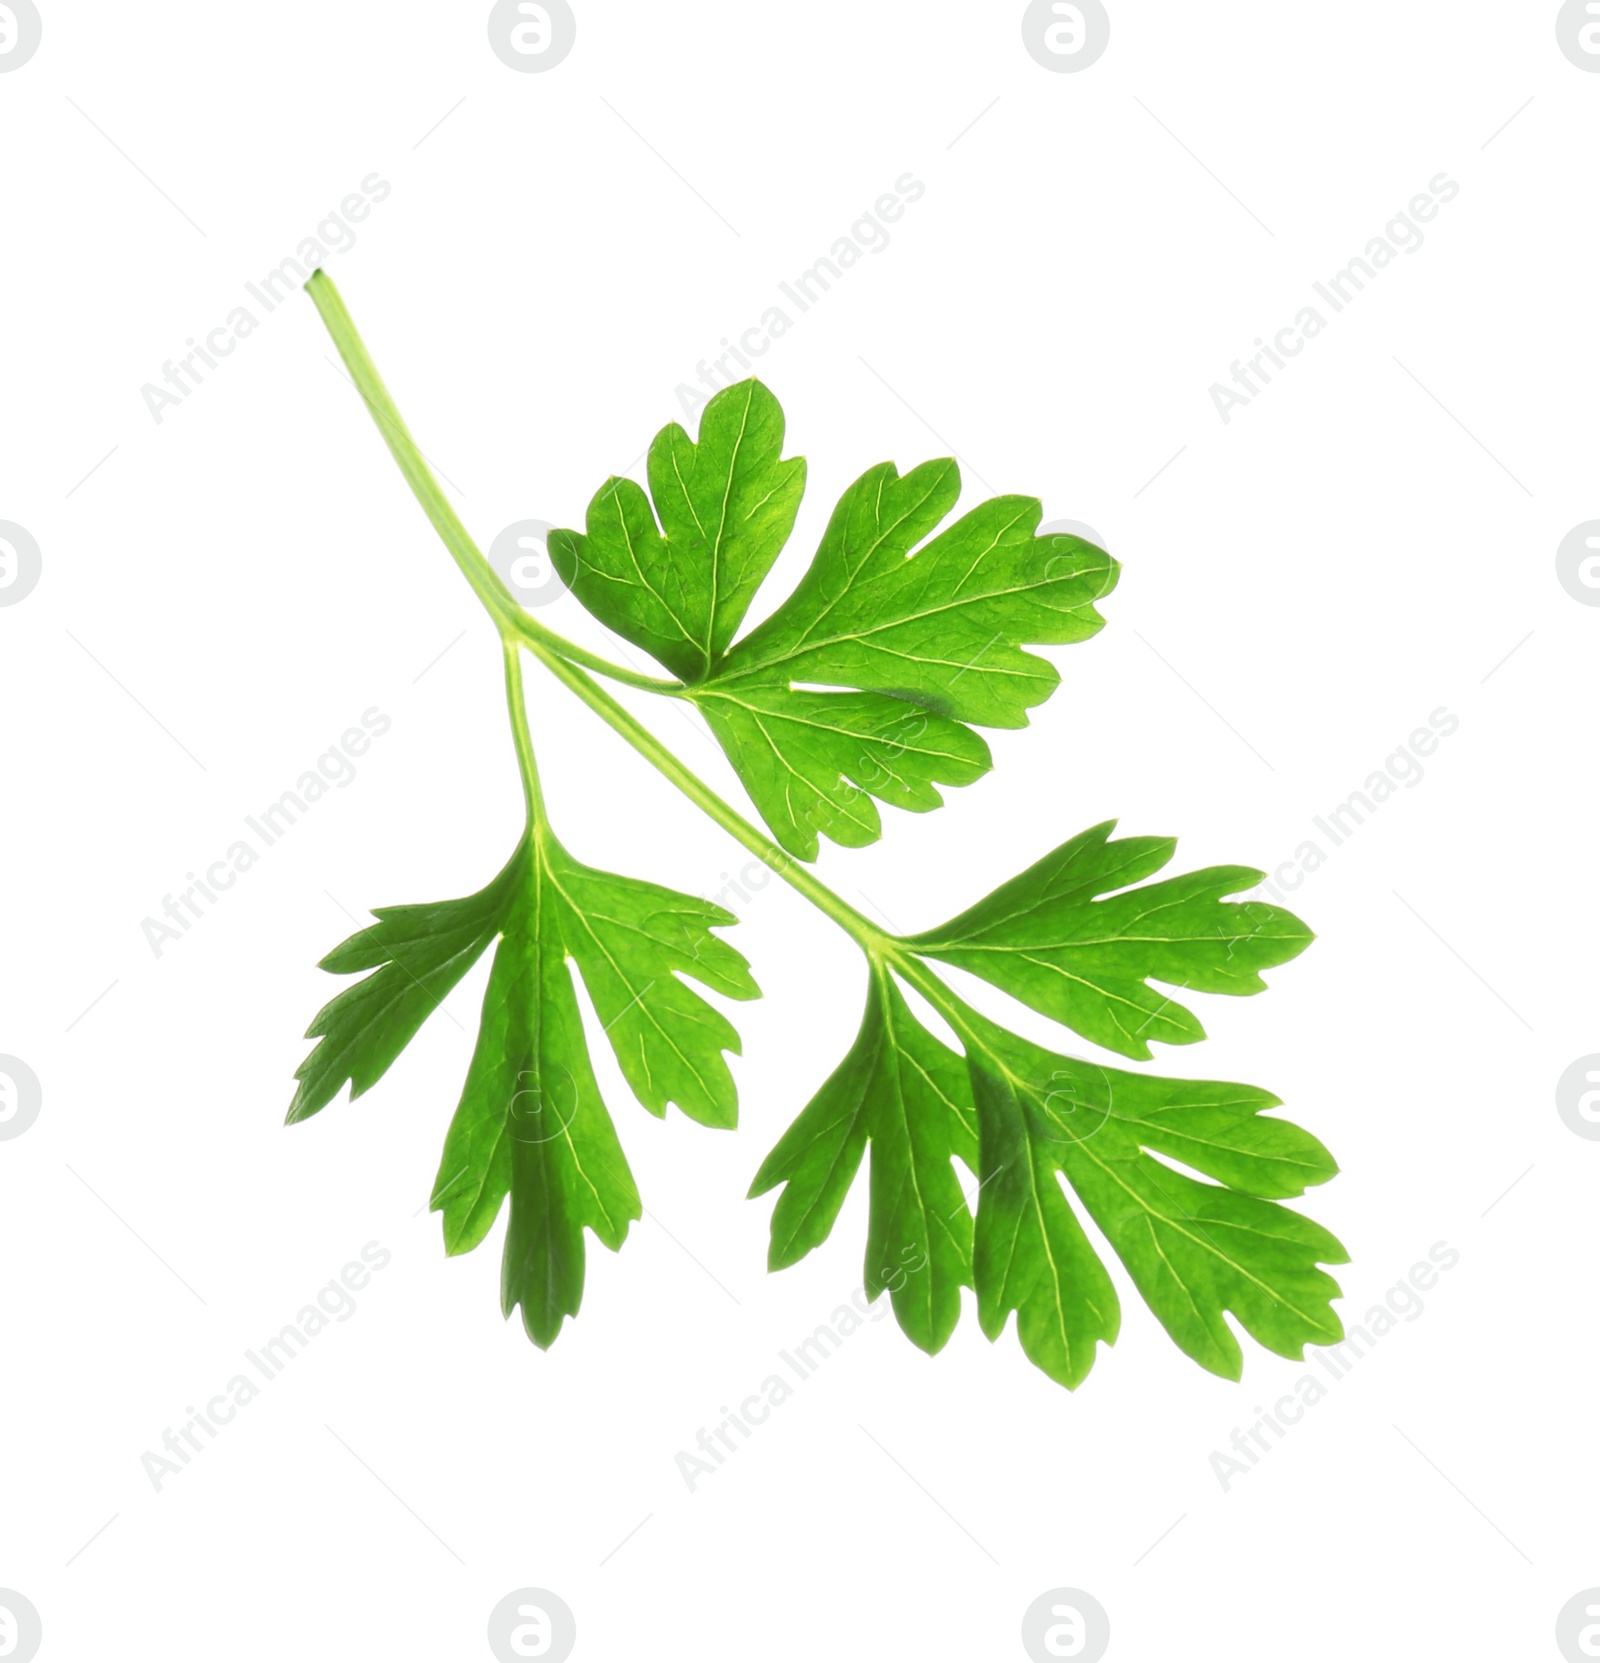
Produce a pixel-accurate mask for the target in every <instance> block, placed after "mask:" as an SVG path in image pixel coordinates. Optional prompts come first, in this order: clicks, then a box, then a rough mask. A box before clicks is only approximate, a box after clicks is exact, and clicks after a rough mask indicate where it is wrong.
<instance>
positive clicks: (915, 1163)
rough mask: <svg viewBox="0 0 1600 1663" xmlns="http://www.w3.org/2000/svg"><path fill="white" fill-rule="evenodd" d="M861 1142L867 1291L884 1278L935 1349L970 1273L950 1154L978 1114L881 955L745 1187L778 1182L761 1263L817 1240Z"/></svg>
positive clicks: (944, 1050) (951, 1056)
mask: <svg viewBox="0 0 1600 1663" xmlns="http://www.w3.org/2000/svg"><path fill="white" fill-rule="evenodd" d="M869 1143H870V1144H871V1147H872V1156H871V1171H870V1177H869V1181H868V1185H869V1190H870V1196H871V1213H870V1219H869V1222H868V1225H867V1257H866V1269H865V1281H866V1293H867V1297H868V1298H869V1299H876V1298H877V1297H878V1295H879V1294H880V1293H882V1292H883V1291H884V1289H885V1288H887V1289H888V1290H889V1294H890V1299H891V1301H892V1303H893V1305H894V1312H895V1315H896V1317H897V1318H898V1319H899V1322H900V1326H901V1328H903V1329H904V1330H905V1332H906V1334H907V1335H908V1336H909V1337H910V1339H912V1340H913V1341H914V1342H915V1343H916V1344H917V1345H919V1346H921V1347H922V1349H923V1350H924V1351H927V1352H935V1351H938V1350H939V1348H940V1347H941V1346H942V1345H943V1344H944V1343H945V1341H946V1340H948V1339H949V1338H950V1334H951V1332H952V1330H953V1329H954V1328H955V1325H956V1320H957V1318H958V1317H959V1316H960V1315H961V1289H962V1288H963V1287H970V1286H971V1284H972V1215H971V1214H970V1213H969V1212H968V1210H967V1204H966V1201H965V1199H964V1198H963V1196H962V1193H961V1186H960V1184H959V1182H958V1181H957V1179H956V1174H955V1169H954V1168H953V1167H952V1166H951V1164H950V1163H951V1160H952V1158H953V1157H959V1158H960V1159H961V1160H963V1161H964V1162H966V1164H967V1166H968V1167H969V1168H971V1169H973V1170H974V1171H976V1169H977V1164H978V1140H977V1117H976V1115H975V1114H974V1112H973V1107H972V1095H971V1091H970V1089H969V1087H968V1085H967V1080H966V1071H965V1070H964V1069H963V1068H962V1065H961V1059H960V1058H959V1057H958V1056H957V1055H956V1054H955V1053H954V1052H953V1051H951V1050H950V1049H949V1048H948V1047H947V1046H945V1045H942V1044H941V1043H940V1042H939V1041H938V1040H937V1039H935V1038H934V1036H933V1035H932V1034H930V1033H929V1032H928V1030H927V1029H926V1028H924V1027H923V1026H922V1024H921V1023H920V1022H918V1021H917V1020H916V1018H915V1017H914V1016H913V1015H912V1014H911V1011H910V1008H909V1007H908V1006H907V1004H906V1002H905V999H904V997H903V996H902V995H901V993H900V991H899V989H898V988H897V987H896V986H895V985H894V982H893V981H892V979H891V978H890V976H889V975H888V973H887V972H886V971H885V970H883V969H882V967H881V966H874V967H873V970H872V974H871V982H870V985H869V986H868V989H867V1009H866V1014H865V1016H863V1018H862V1021H861V1031H860V1033H859V1034H857V1036H856V1041H855V1044H854V1045H852V1046H851V1048H850V1051H849V1054H848V1055H847V1056H846V1057H845V1059H844V1061H843V1062H842V1063H840V1065H839V1066H838V1068H836V1069H835V1070H834V1072H833V1073H832V1074H831V1075H830V1076H829V1078H828V1079H827V1081H826V1082H825V1083H824V1085H823V1087H822V1089H821V1090H820V1091H819V1092H818V1093H817V1094H816V1096H815V1097H813V1098H812V1099H811V1101H810V1103H808V1104H807V1105H806V1107H805V1108H804V1109H803V1110H802V1111H801V1113H800V1116H799V1118H798V1119H797V1120H796V1121H795V1122H794V1124H793V1125H792V1126H791V1127H790V1128H789V1130H788V1131H787V1132H786V1133H785V1134H784V1136H783V1138H782V1139H781V1141H780V1142H779V1143H778V1145H777V1147H776V1148H775V1149H774V1150H773V1151H772V1153H771V1154H770V1155H768V1157H767V1158H766V1160H765V1161H764V1162H763V1163H762V1167H761V1170H760V1171H759V1172H758V1173H757V1174H756V1178H755V1182H754V1183H753V1184H752V1185H751V1186H750V1194H751V1195H752V1196H757V1195H764V1194H766V1192H767V1191H768V1190H770V1189H773V1188H775V1187H776V1186H777V1185H779V1184H782V1185H783V1186H784V1191H783V1194H782V1195H781V1196H780V1197H779V1198H778V1204H777V1206H776V1207H775V1208H774V1209H773V1214H772V1241H771V1247H770V1250H769V1252H768V1255H767V1268H768V1269H769V1270H782V1269H783V1268H784V1267H785V1266H787V1265H792V1264H796V1263H798V1261H799V1260H801V1259H803V1258H804V1257H805V1255H806V1254H807V1253H809V1252H810V1251H811V1250H812V1248H814V1247H816V1246H817V1245H818V1244H819V1243H821V1242H822V1241H824V1240H826V1238H827V1236H828V1233H829V1231H831V1230H832V1229H833V1225H834V1220H835V1219H837V1218H838V1216H839V1209H840V1207H842V1206H843V1205H844V1198H845V1195H846V1194H847V1193H848V1191H849V1189H850V1185H851V1184H852V1183H853V1182H854V1180H855V1175H856V1172H857V1169H858V1168H859V1167H860V1165H861V1157H862V1155H863V1153H864V1152H865V1151H866V1149H867V1146H868V1144H869Z"/></svg>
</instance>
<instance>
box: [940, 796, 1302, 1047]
mask: <svg viewBox="0 0 1600 1663" xmlns="http://www.w3.org/2000/svg"><path fill="white" fill-rule="evenodd" d="M1115 826H1116V821H1115V820H1107V821H1106V822H1105V823H1104V824H1102V825H1099V826H1093V827H1091V828H1090V829H1089V830H1088V831H1086V832H1081V833H1079V835H1078V836H1077V837H1074V838H1072V839H1071V840H1070V841H1069V842H1066V843H1063V844H1062V845H1061V847H1060V848H1058V849H1056V850H1054V851H1053V852H1052V853H1050V854H1048V855H1046V856H1045V857H1044V859H1043V860H1041V861H1038V862H1037V863H1036V864H1035V865H1033V866H1030V867H1029V868H1028V870H1027V871H1026V872H1023V873H1021V874H1020V875H1019V876H1018V877H1015V878H1012V879H1011V880H1010V882H1009V883H1004V884H1002V885H1001V886H1000V888H998V889H997V890H995V891H994V892H993V893H992V894H990V895H988V896H986V897H985V898H984V899H983V900H981V901H979V902H978V904H977V905H976V906H975V907H972V908H970V909H969V910H968V911H966V912H964V913H962V914H961V915H960V916H959V917H957V918H953V919H951V920H950V922H949V923H948V924H943V925H941V926H940V927H939V928H938V929H934V930H929V931H927V932H926V933H925V934H923V935H919V936H915V937H913V938H912V939H911V943H910V945H912V946H913V947H915V948H916V950H917V951H918V952H920V953H926V954H927V955H929V956H930V957H932V958H936V959H942V960H943V961H944V962H945V963H946V964H954V965H957V966H959V967H960V968H961V969H963V970H968V971H971V972H972V974H974V975H976V976H981V977H983V979H984V980H985V981H989V982H993V983H994V985H995V986H996V987H998V988H1002V989H1004V991H1005V992H1007V993H1009V994H1011V995H1012V996H1013V997H1014V998H1017V999H1020V1000H1021V1001H1022V1002H1023V1003H1024V1004H1025V1005H1029V1006H1031V1007H1032V1008H1033V1009H1034V1010H1036V1011H1039V1012H1041V1013H1042V1014H1043V1015H1045V1016H1048V1017H1051V1018H1053V1019H1054V1020H1055V1021H1057V1022H1060V1023H1062V1024H1064V1025H1065V1026H1066V1027H1069V1028H1071V1029H1072V1030H1073V1031H1074V1032H1076V1033H1079V1034H1082V1035H1083V1037H1084V1038H1085V1039H1090V1040H1093V1041H1094V1042H1095V1043H1096V1044H1097V1045H1103V1046H1105V1047H1106V1049H1107V1050H1109V1051H1116V1052H1118V1053H1119V1054H1120V1055H1122V1056H1125V1057H1137V1058H1140V1059H1146V1058H1148V1057H1149V1056H1150V1042H1151V1041H1152V1040H1161V1041H1162V1042H1163V1043H1165V1044H1168V1045H1190V1044H1193V1043H1194V1042H1195V1041H1196V1040H1200V1039H1204V1038H1205V1037H1206V1035H1205V1029H1204V1028H1203V1027H1202V1026H1201V1025H1200V1021H1199V1019H1198V1018H1197V1017H1196V1016H1195V1015H1194V1014H1193V1012H1192V1011H1189V1010H1187V1009H1185V1008H1184V1006H1182V1005H1180V1004H1178V1003H1177V1001H1176V1000H1174V999H1172V998H1171V997H1170V996H1169V995H1167V994H1164V993H1159V992H1157V990H1156V989H1155V988H1153V987H1151V986H1150V979H1151V978H1154V979H1155V980H1156V981H1160V982H1164V983H1166V984H1168V985H1169V986H1172V987H1180V988H1187V989H1193V990H1197V991H1199V992H1204V993H1233V994H1246V993H1259V992H1261V991H1262V990H1263V989H1264V988H1265V987H1266V983H1265V982H1263V981H1262V979H1261V977H1260V975H1259V972H1260V971H1262V970H1265V969H1269V968H1271V967H1272V966H1273V965H1277V964H1283V963H1284V962H1286V961H1287V960H1289V959H1292V958H1293V957H1294V956H1295V955H1296V954H1297V953H1301V952H1303V951H1304V950H1305V949H1306V947H1307V946H1309V945H1310V943H1311V940H1312V935H1311V931H1310V930H1308V929H1307V928H1306V927H1305V925H1304V924H1302V923H1301V922H1300V920H1299V919H1298V918H1296V917H1295V916H1294V914H1293V913H1291V912H1288V911H1286V910H1285V909H1284V908H1282V907H1275V906H1270V905H1268V904H1267V903H1266V902H1265V901H1247V902H1230V901H1224V900H1223V899H1222V897H1223V896H1224V895H1233V894H1238V893H1239V892H1240V891H1242V890H1246V889H1250V888H1253V887H1254V886H1255V885H1256V884H1258V883H1259V882H1260V881H1261V879H1262V877H1263V876H1264V874H1263V873H1261V872H1257V871H1254V870H1252V869H1251V868H1250V867H1248V866H1208V867H1206V868H1205V869H1204V870H1203V871H1199V872H1189V873H1186V874H1184V875H1183V876H1182V877H1177V878H1166V879H1163V880H1162V881H1161V882H1160V883H1150V884H1144V883H1142V880H1143V879H1145V878H1148V877H1149V876H1150V875H1151V874H1152V873H1154V872H1158V871H1160V870H1161V868H1162V867H1163V866H1165V865H1166V864H1167V862H1168V861H1169V860H1171V859H1172V855H1173V851H1174V850H1175V849H1176V848H1177V841H1176V839H1174V838H1170V837H1125V838H1119V839H1118V840H1117V841H1116V842H1114V843H1113V842H1110V841H1109V838H1110V835H1111V832H1112V831H1113V829H1114V828H1115ZM1134 884H1140V885H1141V887H1139V888H1130V887H1128V886H1130V885H1134ZM1112 891H1120V893H1116V894H1112ZM1107 897H1108V898H1107Z"/></svg>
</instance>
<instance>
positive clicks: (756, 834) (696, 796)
mask: <svg viewBox="0 0 1600 1663" xmlns="http://www.w3.org/2000/svg"><path fill="white" fill-rule="evenodd" d="M528 650H529V651H530V652H531V653H532V654H533V655H534V657H535V658H537V659H538V660H539V662H540V663H541V664H543V665H544V666H545V668H546V669H547V670H549V671H550V673H551V674H552V675H554V676H555V677H556V678H557V679H558V680H559V681H562V682H564V683H565V684H566V685H567V686H568V687H569V688H571V690H572V691H573V692H574V693H576V694H577V695H578V697H579V698H580V699H582V700H583V702H584V703H585V704H586V705H588V707H589V708H590V709H591V710H592V711H593V712H594V713H595V714H596V715H597V716H598V717H599V718H600V719H601V721H603V722H604V723H605V724H606V725H607V726H608V727H610V728H611V729H613V730H614V731H615V732H616V733H618V734H620V735H621V736H622V738H624V739H625V740H627V742H628V743H629V744H630V745H631V746H632V747H633V748H634V749H635V750H636V751H637V752H638V753H639V754H640V756H642V757H643V758H644V759H645V761H647V762H649V763H650V764H651V765H652V766H653V767H655V768H656V769H657V770H658V771H659V772H660V773H662V774H665V775H666V777H667V778H668V779H669V780H671V782H672V783H673V784H674V785H675V786H677V788H678V789H679V790H680V791H681V792H682V793H683V794H684V796H686V797H687V798H688V799H689V800H690V802H692V803H693V804H694V805H695V807H696V808H698V809H700V810H701V811H702V812H703V813H704V814H706V815H708V816H709V817H710V818H711V819H713V820H715V821H716V823H717V824H718V825H719V826H721V827H722V829H723V830H724V831H725V832H727V833H728V834H729V836H731V837H733V838H735V839H736V840H737V841H738V842H740V843H742V844H743V845H744V846H745V848H747V849H748V850H749V851H750V853H751V854H753V855H755V856H756V858H757V859H758V860H761V861H764V862H765V863H766V864H767V865H768V866H770V867H771V868H772V870H773V871H774V872H776V873H777V874H778V876H779V877H780V878H782V879H783V881H784V882H785V883H787V884H788V885H789V886H790V888H792V889H796V890H798V891H799V892H800V893H801V894H802V895H804V896H805V898H806V899H807V900H808V901H810V902H811V904H812V905H813V906H815V907H817V908H818V909H819V910H820V911H822V912H824V913H826V914H827V915H828V917H829V918H831V919H832V920H833V921H834V923H836V924H837V925H838V926H839V927H840V929H842V930H844V931H845V932H846V934H848V935H849V936H851V937H852V938H853V939H854V940H855V942H856V943H857V944H858V945H859V946H860V948H861V949H862V951H863V952H865V953H866V954H867V956H868V957H869V958H874V959H884V958H892V959H895V960H898V958H899V952H898V950H897V944H896V942H895V940H894V937H892V936H890V935H887V934H885V932H884V931H882V930H880V929H879V928H878V926H877V925H876V924H874V923H873V922H872V920H871V919H870V918H868V917H867V916H866V915H865V914H864V913H860V912H857V911H856V909H855V908H854V907H853V906H851V905H850V903H849V902H848V901H846V900H845V899H844V897H843V896H841V895H837V894H835V893H834V891H833V890H831V889H829V888H828V886H827V885H826V884H825V883H824V882H823V881H822V880H821V879H820V878H819V877H817V876H816V874H815V873H814V872H812V871H811V870H810V869H809V868H808V867H806V866H804V865H803V864H802V863H801V862H800V861H798V860H796V859H795V857H794V856H793V855H791V854H790V853H789V852H788V851H787V850H785V849H781V848H779V847H778V845H777V844H776V843H774V842H773V841H772V839H771V838H770V837H768V836H767V835H766V834H765V833H764V832H762V831H759V830H758V829H757V828H756V827H755V826H753V825H751V823H750V822H749V821H748V820H746V819H745V817H744V816H743V815H742V814H740V813H739V811H738V810H737V809H736V808H734V807H733V805H732V804H731V803H727V802H724V801H723V800H722V798H721V797H719V796H718V795H717V793H716V792H715V791H713V790H712V789H711V787H710V786H709V785H707V784H706V783H705V781H704V780H702V779H701V778H700V776H699V775H698V774H696V773H695V772H694V771H693V770H692V769H690V768H688V767H687V766H686V765H685V764H684V763H682V762H680V761H679V759H678V757H677V756H676V755H675V754H674V753H673V752H672V751H670V750H668V749H667V747H666V746H665V745H663V744H662V743H661V741H660V740H659V739H657V738H656V736H655V735H654V734H653V733H651V731H650V730H649V729H648V728H647V727H646V726H645V725H644V724H643V723H642V722H641V721H639V719H638V718H637V717H636V716H634V715H633V713H632V712H631V711H629V710H627V709H625V708H624V707H623V706H622V705H621V704H619V703H618V702H617V701H616V700H615V699H614V698H612V696H611V695H610V694H609V693H608V692H607V691H606V690H605V688H603V687H601V686H600V685H599V683H598V682H596V681H595V680H594V678H593V677H592V676H589V675H588V674H586V673H585V672H584V671H583V670H582V669H580V668H579V666H578V665H576V664H573V663H569V662H568V661H567V659H565V658H564V657H563V656H562V655H561V654H560V653H558V652H556V651H555V650H554V649H552V648H550V647H548V646H546V645H545V644H543V643H542V642H536V641H530V642H529V643H528Z"/></svg>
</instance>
